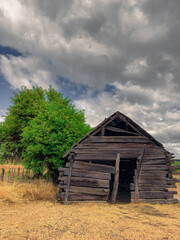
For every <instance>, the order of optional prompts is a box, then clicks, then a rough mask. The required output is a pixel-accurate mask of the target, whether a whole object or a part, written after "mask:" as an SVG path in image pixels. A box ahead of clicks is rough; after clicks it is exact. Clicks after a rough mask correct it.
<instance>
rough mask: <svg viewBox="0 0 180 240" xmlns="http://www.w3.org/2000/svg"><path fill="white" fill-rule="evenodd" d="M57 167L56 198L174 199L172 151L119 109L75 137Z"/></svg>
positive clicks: (127, 200)
mask: <svg viewBox="0 0 180 240" xmlns="http://www.w3.org/2000/svg"><path fill="white" fill-rule="evenodd" d="M64 158H65V159H66V166H65V167H64V168H59V178H58V180H59V192H58V194H57V199H58V200H59V201H61V202H63V203H67V201H94V200H95V201H109V202H111V203H115V202H118V201H126V202H150V203H156V202H159V203H175V202H177V199H176V198H174V197H173V195H174V194H176V193H177V192H176V191H172V190H171V191H170V190H169V188H176V185H175V182H176V181H177V179H173V177H172V174H173V171H174V170H175V169H176V168H177V166H171V163H172V162H173V160H172V158H173V154H171V153H169V152H168V151H167V150H166V149H164V147H163V145H162V144H161V143H160V142H158V141H157V140H156V139H155V138H153V137H152V136H151V135H150V134H149V133H147V132H146V131H145V130H144V129H142V128H141V127H140V126H139V125H137V124H136V123H135V122H133V121H132V120H131V119H130V118H128V117H127V116H125V115H124V114H122V113H120V112H116V113H114V114H113V115H111V116H110V117H109V118H106V119H105V120H104V121H103V122H102V123H101V124H99V125H98V126H97V127H96V128H94V129H93V130H92V131H91V132H90V133H88V134H87V135H85V136H84V137H83V138H82V139H81V140H80V141H78V142H77V143H76V144H75V145H74V146H73V147H72V148H71V149H70V150H69V151H68V152H67V153H66V154H65V155H64Z"/></svg>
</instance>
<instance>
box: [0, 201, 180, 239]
mask: <svg viewBox="0 0 180 240" xmlns="http://www.w3.org/2000/svg"><path fill="white" fill-rule="evenodd" d="M0 207H1V214H0V222H1V225H0V236H1V239H9V240H11V239H12V240H14V239H17V240H19V239H30V240H36V239H37V240H41V239H47V240H48V239H61V240H87V239H89V240H100V239H103V240H110V239H112V240H121V239H122V240H135V239H136V240H142V239H143V240H165V239H169V240H179V236H180V221H179V220H180V204H175V205H159V204H156V205H150V204H115V205H109V204H108V203H74V204H69V205H61V204H58V203H52V202H48V201H46V202H45V201H35V202H26V203H22V204H20V203H16V204H5V203H0Z"/></svg>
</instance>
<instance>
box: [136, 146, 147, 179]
mask: <svg viewBox="0 0 180 240" xmlns="http://www.w3.org/2000/svg"><path fill="white" fill-rule="evenodd" d="M145 149H146V144H144V146H143V150H142V153H141V156H140V159H139V167H138V169H137V178H139V174H140V172H141V165H142V160H143V157H144V153H145Z"/></svg>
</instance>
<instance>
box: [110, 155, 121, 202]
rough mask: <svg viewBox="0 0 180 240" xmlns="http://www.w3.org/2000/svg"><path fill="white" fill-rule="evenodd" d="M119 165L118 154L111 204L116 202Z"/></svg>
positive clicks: (118, 156)
mask: <svg viewBox="0 0 180 240" xmlns="http://www.w3.org/2000/svg"><path fill="white" fill-rule="evenodd" d="M119 165H120V154H119V153H118V154H117V158H116V166H115V176H114V184H113V191H112V195H111V203H115V202H116V197H117V192H118V185H119Z"/></svg>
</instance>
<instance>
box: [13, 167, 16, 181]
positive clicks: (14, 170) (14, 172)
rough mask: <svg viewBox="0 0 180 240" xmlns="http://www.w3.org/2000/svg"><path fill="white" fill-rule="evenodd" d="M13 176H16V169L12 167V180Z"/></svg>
mask: <svg viewBox="0 0 180 240" xmlns="http://www.w3.org/2000/svg"><path fill="white" fill-rule="evenodd" d="M15 176H16V169H15V168H14V169H13V181H14V180H15Z"/></svg>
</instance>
